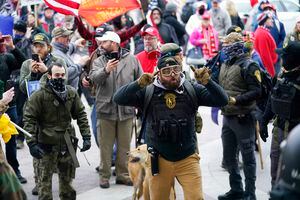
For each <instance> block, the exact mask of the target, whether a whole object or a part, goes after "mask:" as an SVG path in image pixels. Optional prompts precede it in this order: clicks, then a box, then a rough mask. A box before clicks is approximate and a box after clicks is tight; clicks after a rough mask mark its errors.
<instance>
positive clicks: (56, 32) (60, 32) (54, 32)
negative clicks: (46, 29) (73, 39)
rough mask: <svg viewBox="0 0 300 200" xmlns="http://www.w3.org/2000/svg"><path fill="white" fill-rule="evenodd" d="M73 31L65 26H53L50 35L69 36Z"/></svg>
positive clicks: (54, 36)
mask: <svg viewBox="0 0 300 200" xmlns="http://www.w3.org/2000/svg"><path fill="white" fill-rule="evenodd" d="M72 33H73V31H69V30H68V29H66V28H65V27H55V28H54V29H53V30H52V37H53V38H56V37H63V36H69V35H71V34H72Z"/></svg>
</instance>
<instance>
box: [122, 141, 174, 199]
mask: <svg viewBox="0 0 300 200" xmlns="http://www.w3.org/2000/svg"><path fill="white" fill-rule="evenodd" d="M127 155H128V172H129V176H130V178H131V180H132V182H133V188H134V191H133V195H132V200H138V199H140V198H141V197H142V196H143V198H144V200H150V189H149V185H150V184H149V180H150V177H151V176H152V174H151V154H150V153H149V152H148V150H147V144H143V145H140V146H138V147H137V148H136V149H133V150H131V151H129V152H127ZM174 199H176V197H175V190H174V186H173V187H172V188H171V192H170V200H174Z"/></svg>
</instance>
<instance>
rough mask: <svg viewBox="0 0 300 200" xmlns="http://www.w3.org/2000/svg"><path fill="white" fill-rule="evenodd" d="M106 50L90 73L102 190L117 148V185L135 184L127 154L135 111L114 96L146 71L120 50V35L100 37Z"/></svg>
mask: <svg viewBox="0 0 300 200" xmlns="http://www.w3.org/2000/svg"><path fill="white" fill-rule="evenodd" d="M99 41H100V42H101V43H100V46H101V48H102V49H103V50H104V51H105V53H104V54H103V55H100V57H98V58H97V59H96V60H95V61H94V63H93V66H92V70H91V71H90V74H89V76H90V79H91V81H92V82H93V83H94V84H95V85H96V109H97V124H98V125H99V126H98V127H97V129H98V131H97V132H98V138H99V142H100V144H99V147H100V160H101V163H100V171H101V173H100V184H99V185H100V187H101V188H109V187H110V184H109V178H110V176H111V160H112V157H111V155H112V153H113V145H114V143H115V142H116V145H117V158H116V176H117V177H116V184H123V185H132V182H131V180H130V178H129V176H128V169H127V164H126V163H127V159H126V153H127V152H128V151H129V148H130V141H131V133H132V123H133V118H134V116H135V110H134V108H132V107H124V106H118V105H117V104H116V103H114V102H113V101H112V96H113V93H114V92H115V91H116V90H117V89H119V88H120V87H121V86H123V85H125V84H128V83H130V82H132V81H134V80H136V79H138V78H139V77H140V76H141V74H142V68H141V66H140V63H139V62H138V60H137V59H136V58H135V57H134V56H133V55H130V53H129V51H128V50H126V49H123V48H120V43H121V39H120V37H119V36H118V34H117V33H115V32H112V31H106V32H105V33H104V34H103V36H102V37H100V38H99Z"/></svg>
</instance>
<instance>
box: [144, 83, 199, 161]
mask: <svg viewBox="0 0 300 200" xmlns="http://www.w3.org/2000/svg"><path fill="white" fill-rule="evenodd" d="M148 108H149V109H148V112H147V113H148V114H147V118H146V119H147V121H146V143H147V144H148V146H152V147H154V148H155V149H156V150H157V151H158V152H159V153H160V155H162V156H163V157H164V158H165V159H167V160H170V161H177V160H181V159H183V158H185V157H187V156H189V155H191V154H193V153H194V152H195V147H196V146H195V145H196V138H195V137H196V136H195V114H196V110H195V107H194V105H193V102H192V100H191V97H190V96H189V95H188V94H187V91H186V90H185V91H184V93H183V94H178V93H176V92H174V91H168V90H163V89H160V88H157V87H155V89H154V94H153V96H152V99H151V101H150V104H149V107H148Z"/></svg>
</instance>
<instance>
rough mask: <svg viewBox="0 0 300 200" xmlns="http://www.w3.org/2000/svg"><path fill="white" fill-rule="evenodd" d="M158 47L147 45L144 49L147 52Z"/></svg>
mask: <svg viewBox="0 0 300 200" xmlns="http://www.w3.org/2000/svg"><path fill="white" fill-rule="evenodd" d="M155 49H156V48H155V47H154V46H145V48H144V50H145V51H146V52H150V51H153V50H155Z"/></svg>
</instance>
